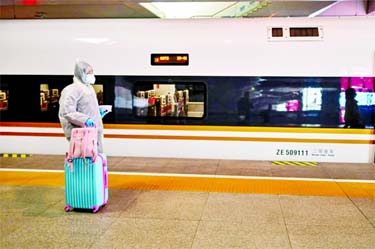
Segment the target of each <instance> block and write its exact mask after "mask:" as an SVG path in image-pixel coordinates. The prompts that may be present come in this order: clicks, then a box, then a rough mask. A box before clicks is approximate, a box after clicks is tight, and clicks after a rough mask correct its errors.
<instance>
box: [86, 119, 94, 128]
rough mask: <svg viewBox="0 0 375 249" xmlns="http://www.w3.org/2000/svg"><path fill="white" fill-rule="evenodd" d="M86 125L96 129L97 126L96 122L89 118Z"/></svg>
mask: <svg viewBox="0 0 375 249" xmlns="http://www.w3.org/2000/svg"><path fill="white" fill-rule="evenodd" d="M85 125H86V126H87V127H94V126H95V122H94V120H92V119H91V118H88V119H87V120H86V122H85Z"/></svg>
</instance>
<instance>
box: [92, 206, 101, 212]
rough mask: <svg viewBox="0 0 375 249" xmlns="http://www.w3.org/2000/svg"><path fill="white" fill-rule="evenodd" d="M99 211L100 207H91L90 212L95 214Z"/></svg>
mask: <svg viewBox="0 0 375 249" xmlns="http://www.w3.org/2000/svg"><path fill="white" fill-rule="evenodd" d="M99 209H100V206H93V207H92V212H93V213H96V212H98V211H99Z"/></svg>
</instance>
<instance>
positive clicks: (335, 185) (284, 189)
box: [0, 171, 375, 198]
mask: <svg viewBox="0 0 375 249" xmlns="http://www.w3.org/2000/svg"><path fill="white" fill-rule="evenodd" d="M108 182H109V188H110V189H134V190H172V191H198V192H227V193H254V194H288V195H314V196H337V197H345V196H349V197H364V198H375V183H364V182H334V181H311V180H306V181H304V180H281V179H238V178H210V177H191V176H190V177H189V176H186V177H185V176H145V175H117V174H109V180H108ZM0 184H3V185H16V186H56V187H57V186H58V187H62V186H64V173H63V172H15V171H2V172H0Z"/></svg>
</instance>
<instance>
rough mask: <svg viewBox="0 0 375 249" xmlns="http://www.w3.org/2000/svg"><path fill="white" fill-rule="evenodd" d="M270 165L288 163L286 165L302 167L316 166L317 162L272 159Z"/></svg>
mask: <svg viewBox="0 0 375 249" xmlns="http://www.w3.org/2000/svg"><path fill="white" fill-rule="evenodd" d="M272 165H278V166H285V165H288V166H302V167H305V166H312V167H314V166H317V165H318V163H316V162H290V161H272Z"/></svg>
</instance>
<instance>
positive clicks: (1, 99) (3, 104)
mask: <svg viewBox="0 0 375 249" xmlns="http://www.w3.org/2000/svg"><path fill="white" fill-rule="evenodd" d="M8 100H9V91H8V90H1V89H0V111H7V110H8Z"/></svg>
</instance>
